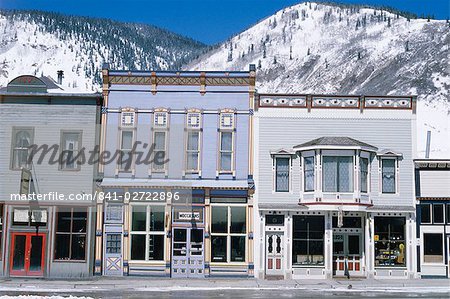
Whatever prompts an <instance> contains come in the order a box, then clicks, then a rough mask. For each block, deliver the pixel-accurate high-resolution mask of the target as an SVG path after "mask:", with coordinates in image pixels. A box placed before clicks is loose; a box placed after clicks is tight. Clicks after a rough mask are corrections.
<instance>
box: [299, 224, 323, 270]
mask: <svg viewBox="0 0 450 299" xmlns="http://www.w3.org/2000/svg"><path fill="white" fill-rule="evenodd" d="M324 234H325V217H324V216H294V217H293V245H292V264H293V265H298V266H304V265H308V266H323V265H324Z"/></svg>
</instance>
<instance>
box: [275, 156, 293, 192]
mask: <svg viewBox="0 0 450 299" xmlns="http://www.w3.org/2000/svg"><path fill="white" fill-rule="evenodd" d="M290 165H291V159H290V158H289V157H276V158H275V191H276V192H289V173H290Z"/></svg>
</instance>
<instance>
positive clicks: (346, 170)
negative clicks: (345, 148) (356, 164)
mask: <svg viewBox="0 0 450 299" xmlns="http://www.w3.org/2000/svg"><path fill="white" fill-rule="evenodd" d="M338 165H339V174H338V178H339V188H338V190H339V192H352V191H353V157H338Z"/></svg>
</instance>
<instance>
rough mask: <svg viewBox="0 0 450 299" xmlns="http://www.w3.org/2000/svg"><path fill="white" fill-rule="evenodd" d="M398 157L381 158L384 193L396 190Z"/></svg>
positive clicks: (382, 188)
mask: <svg viewBox="0 0 450 299" xmlns="http://www.w3.org/2000/svg"><path fill="white" fill-rule="evenodd" d="M395 185H396V159H384V158H383V159H381V190H382V193H395V192H396V188H395Z"/></svg>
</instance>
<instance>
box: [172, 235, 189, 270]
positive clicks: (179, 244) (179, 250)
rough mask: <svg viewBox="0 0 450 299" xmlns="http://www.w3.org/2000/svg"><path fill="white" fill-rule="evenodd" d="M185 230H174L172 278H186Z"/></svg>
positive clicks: (186, 239) (186, 240) (186, 237)
mask: <svg viewBox="0 0 450 299" xmlns="http://www.w3.org/2000/svg"><path fill="white" fill-rule="evenodd" d="M187 244H188V234H187V228H174V229H173V236H172V277H187V272H188V252H187Z"/></svg>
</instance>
